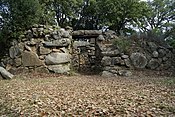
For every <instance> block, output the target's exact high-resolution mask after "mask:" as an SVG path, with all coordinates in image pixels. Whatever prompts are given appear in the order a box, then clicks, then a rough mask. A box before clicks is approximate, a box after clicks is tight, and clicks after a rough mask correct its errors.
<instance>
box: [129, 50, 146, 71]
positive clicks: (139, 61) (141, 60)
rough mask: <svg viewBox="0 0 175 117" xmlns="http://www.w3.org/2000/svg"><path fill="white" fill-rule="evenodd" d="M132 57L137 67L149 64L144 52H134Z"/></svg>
mask: <svg viewBox="0 0 175 117" xmlns="http://www.w3.org/2000/svg"><path fill="white" fill-rule="evenodd" d="M130 59H131V62H132V64H133V65H134V67H135V68H145V66H146V65H147V59H146V57H145V55H143V54H142V53H138V52H136V53H132V54H131V56H130Z"/></svg>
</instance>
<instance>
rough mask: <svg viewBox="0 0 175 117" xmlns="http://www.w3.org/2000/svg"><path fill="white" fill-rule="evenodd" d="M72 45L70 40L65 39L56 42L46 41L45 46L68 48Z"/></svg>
mask: <svg viewBox="0 0 175 117" xmlns="http://www.w3.org/2000/svg"><path fill="white" fill-rule="evenodd" d="M70 43H71V41H70V39H67V38H63V39H59V40H54V41H45V42H44V43H43V44H44V46H46V47H66V46H68V45H70Z"/></svg>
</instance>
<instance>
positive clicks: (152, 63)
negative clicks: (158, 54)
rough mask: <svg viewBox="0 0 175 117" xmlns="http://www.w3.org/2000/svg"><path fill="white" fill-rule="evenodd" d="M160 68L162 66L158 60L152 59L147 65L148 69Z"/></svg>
mask: <svg viewBox="0 0 175 117" xmlns="http://www.w3.org/2000/svg"><path fill="white" fill-rule="evenodd" d="M159 66H160V62H159V61H158V60H157V59H151V60H150V61H149V62H148V65H147V67H148V68H150V69H156V68H157V67H159Z"/></svg>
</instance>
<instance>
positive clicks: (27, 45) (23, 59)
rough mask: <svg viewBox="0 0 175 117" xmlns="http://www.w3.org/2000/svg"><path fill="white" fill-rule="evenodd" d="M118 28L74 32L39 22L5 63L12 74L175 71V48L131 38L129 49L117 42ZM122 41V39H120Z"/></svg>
mask: <svg viewBox="0 0 175 117" xmlns="http://www.w3.org/2000/svg"><path fill="white" fill-rule="evenodd" d="M118 39H120V38H118V37H117V36H116V34H115V32H114V31H111V30H109V31H107V32H102V31H98V30H79V31H72V29H71V28H70V27H66V28H65V29H63V28H60V27H57V26H45V25H35V26H33V27H32V28H31V29H29V30H28V31H26V32H25V33H24V34H23V35H21V36H20V37H19V39H18V40H14V41H13V42H12V46H11V48H10V49H9V56H8V57H6V58H5V59H3V60H1V66H3V67H4V68H6V70H8V71H10V72H11V73H21V72H31V71H36V72H43V73H50V72H53V73H59V74H69V73H70V71H71V69H72V70H76V71H79V72H84V73H89V72H96V73H99V72H100V73H101V74H102V76H107V77H115V76H119V75H120V76H131V75H132V72H131V71H132V70H135V69H151V70H159V71H161V70H174V67H175V49H173V48H171V47H169V46H162V45H159V44H158V43H155V42H150V41H146V40H137V41H135V40H127V41H129V43H130V44H129V47H128V48H127V52H125V51H121V50H122V49H121V48H120V46H118V45H116V43H114V42H115V41H116V40H118ZM120 40H121V39H120Z"/></svg>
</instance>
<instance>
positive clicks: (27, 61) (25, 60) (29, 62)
mask: <svg viewBox="0 0 175 117" xmlns="http://www.w3.org/2000/svg"><path fill="white" fill-rule="evenodd" d="M22 64H23V66H25V67H33V66H42V65H43V62H42V61H41V60H40V59H39V57H38V55H37V54H36V53H34V52H28V51H24V52H23V53H22Z"/></svg>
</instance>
